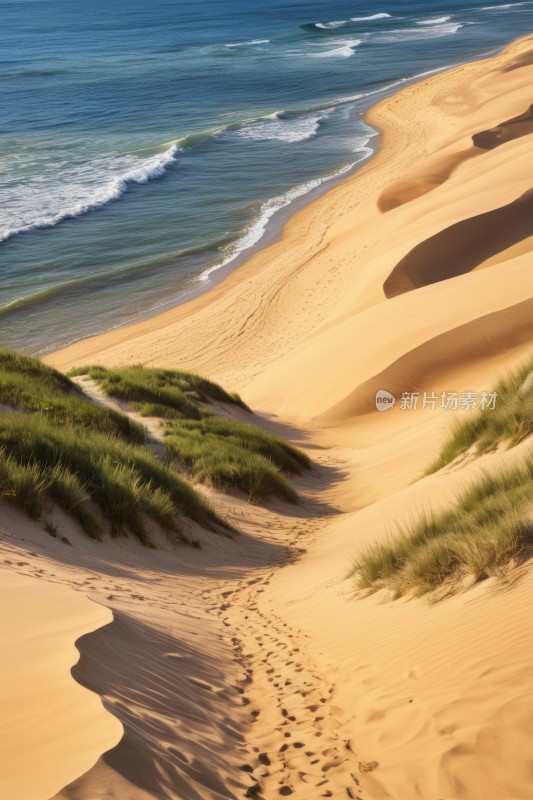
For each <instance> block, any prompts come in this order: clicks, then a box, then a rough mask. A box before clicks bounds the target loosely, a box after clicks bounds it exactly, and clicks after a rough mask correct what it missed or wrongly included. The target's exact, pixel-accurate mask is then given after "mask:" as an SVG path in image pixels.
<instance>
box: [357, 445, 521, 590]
mask: <svg viewBox="0 0 533 800" xmlns="http://www.w3.org/2000/svg"><path fill="white" fill-rule="evenodd" d="M532 498H533V459H531V458H530V459H529V460H528V461H527V462H526V463H525V465H523V466H522V467H515V468H513V469H507V470H504V471H501V472H499V473H497V474H495V475H485V476H483V477H482V478H481V479H478V480H477V481H475V482H474V483H473V484H471V485H470V486H469V487H468V488H467V489H466V490H465V491H464V492H463V493H462V494H461V495H460V496H459V498H458V500H457V502H456V504H455V505H454V506H453V507H452V508H451V509H450V510H448V511H443V512H440V513H435V514H429V513H422V514H420V515H419V517H418V519H416V520H415V521H414V522H413V523H411V525H409V526H407V527H404V528H400V529H399V531H398V532H397V535H396V536H394V537H392V538H391V539H390V540H389V541H388V542H385V543H376V544H373V545H370V546H369V547H368V548H367V549H366V550H365V551H363V552H362V553H361V555H360V556H359V557H358V558H357V559H356V560H355V562H354V564H353V566H352V569H351V571H350V575H353V576H354V577H355V578H356V581H357V585H358V587H359V588H361V589H367V588H381V587H387V588H389V589H391V590H392V591H393V592H394V594H395V595H396V596H399V595H403V594H414V595H420V594H424V593H425V592H429V591H432V590H434V589H436V588H438V587H439V586H441V585H442V584H443V583H445V582H448V581H452V580H457V579H460V578H461V577H463V576H465V575H470V576H472V577H473V578H474V579H475V580H482V579H484V578H488V577H492V576H498V575H500V574H501V572H502V570H503V569H504V567H505V566H507V565H508V564H510V563H511V562H516V561H521V560H522V559H525V558H528V557H530V556H531V553H532V552H533V550H532V548H533V526H532V525H531V524H530V522H529V520H528V515H529V514H530V513H531V509H532V507H533V502H532Z"/></svg>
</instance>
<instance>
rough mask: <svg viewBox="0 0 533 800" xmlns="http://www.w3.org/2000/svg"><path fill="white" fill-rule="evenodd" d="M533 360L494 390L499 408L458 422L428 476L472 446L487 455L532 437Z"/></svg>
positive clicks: (470, 414)
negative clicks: (500, 447) (499, 448)
mask: <svg viewBox="0 0 533 800" xmlns="http://www.w3.org/2000/svg"><path fill="white" fill-rule="evenodd" d="M530 376H533V359H529V360H528V361H527V362H525V363H524V364H523V365H521V366H520V367H518V368H517V369H515V370H513V371H512V372H509V373H508V374H506V375H504V376H503V377H502V378H501V379H500V380H499V381H498V383H497V384H496V386H495V387H494V388H493V390H492V391H493V392H496V394H497V402H496V408H495V409H494V410H490V409H485V410H484V411H477V412H473V413H469V414H468V415H467V419H466V420H465V421H460V420H456V421H455V422H454V424H453V426H452V430H451V432H450V436H449V438H448V440H447V441H446V442H445V444H444V446H443V448H442V451H441V453H440V455H439V456H438V458H437V459H436V460H435V461H434V462H433V463H432V464H431V465H430V467H429V468H428V470H427V472H426V474H431V473H433V472H437V471H438V470H439V469H442V467H444V466H446V464H450V463H451V462H452V461H453V460H454V459H456V458H457V457H458V456H460V455H462V454H463V453H465V452H466V451H467V450H469V449H470V448H471V447H475V450H476V452H477V453H479V454H482V453H487V452H490V451H491V450H495V449H496V448H497V447H498V446H499V445H501V444H506V445H507V446H508V447H514V446H515V445H517V444H519V443H520V442H521V441H523V440H524V439H526V438H527V437H528V436H531V434H533V377H531V378H530Z"/></svg>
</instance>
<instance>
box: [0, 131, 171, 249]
mask: <svg viewBox="0 0 533 800" xmlns="http://www.w3.org/2000/svg"><path fill="white" fill-rule="evenodd" d="M178 151H179V148H178V146H177V145H176V144H172V145H170V146H169V147H168V148H167V149H166V150H165V151H164V152H163V153H158V154H156V155H154V156H149V157H148V158H139V156H135V155H130V154H128V155H118V154H115V155H111V156H108V157H102V158H97V159H93V160H92V161H89V162H84V163H79V164H71V165H69V164H66V163H64V164H62V165H58V164H57V163H56V164H52V165H50V166H49V167H48V169H46V170H45V171H44V172H41V173H40V174H39V175H37V176H35V177H34V178H30V179H28V180H27V181H25V182H23V183H21V182H19V181H17V182H13V183H14V185H13V187H12V188H11V189H10V187H9V186H8V188H7V191H6V189H3V192H2V205H3V216H2V220H3V223H4V226H3V228H2V229H0V241H5V240H6V239H9V238H11V237H12V236H15V235H17V234H19V233H26V232H29V231H33V230H38V229H41V228H51V227H53V226H54V225H57V224H58V223H60V222H62V221H63V220H66V219H72V218H74V217H79V216H81V215H82V214H86V213H87V212H89V211H94V210H95V209H97V208H101V207H102V206H105V205H107V203H110V202H112V201H113V200H118V198H119V197H121V196H122V195H123V194H124V192H126V191H127V189H128V186H129V185H130V184H133V183H147V182H148V181H151V180H153V179H154V178H159V177H161V176H162V175H164V173H165V172H166V171H167V169H168V167H169V166H170V165H171V164H173V163H174V162H175V161H176V154H177V153H178ZM58 166H61V167H62V168H61V169H58Z"/></svg>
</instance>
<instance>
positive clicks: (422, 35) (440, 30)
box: [372, 22, 464, 44]
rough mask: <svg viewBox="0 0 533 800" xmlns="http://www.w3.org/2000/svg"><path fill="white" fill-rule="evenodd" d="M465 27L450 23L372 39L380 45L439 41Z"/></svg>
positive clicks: (397, 31) (407, 29) (400, 31)
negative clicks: (426, 40) (424, 40)
mask: <svg viewBox="0 0 533 800" xmlns="http://www.w3.org/2000/svg"><path fill="white" fill-rule="evenodd" d="M463 27H464V25H463V23H462V22H448V23H445V24H443V25H432V26H429V25H428V26H427V27H420V28H404V29H403V30H395V31H390V32H388V33H380V34H375V35H374V36H373V37H372V41H373V42H376V43H378V44H389V43H393V42H413V41H418V40H421V39H437V38H439V37H441V36H451V35H453V34H454V33H457V31H459V30H461V28H463Z"/></svg>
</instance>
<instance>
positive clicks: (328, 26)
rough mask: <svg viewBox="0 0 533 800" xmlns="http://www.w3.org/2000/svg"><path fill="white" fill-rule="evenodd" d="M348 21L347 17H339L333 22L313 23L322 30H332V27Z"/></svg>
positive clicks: (340, 25)
mask: <svg viewBox="0 0 533 800" xmlns="http://www.w3.org/2000/svg"><path fill="white" fill-rule="evenodd" d="M347 22H348V20H347V19H340V20H336V21H334V22H317V23H316V24H315V28H322V29H323V30H327V31H329V30H332V29H334V28H342V26H343V25H346V23H347Z"/></svg>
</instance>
